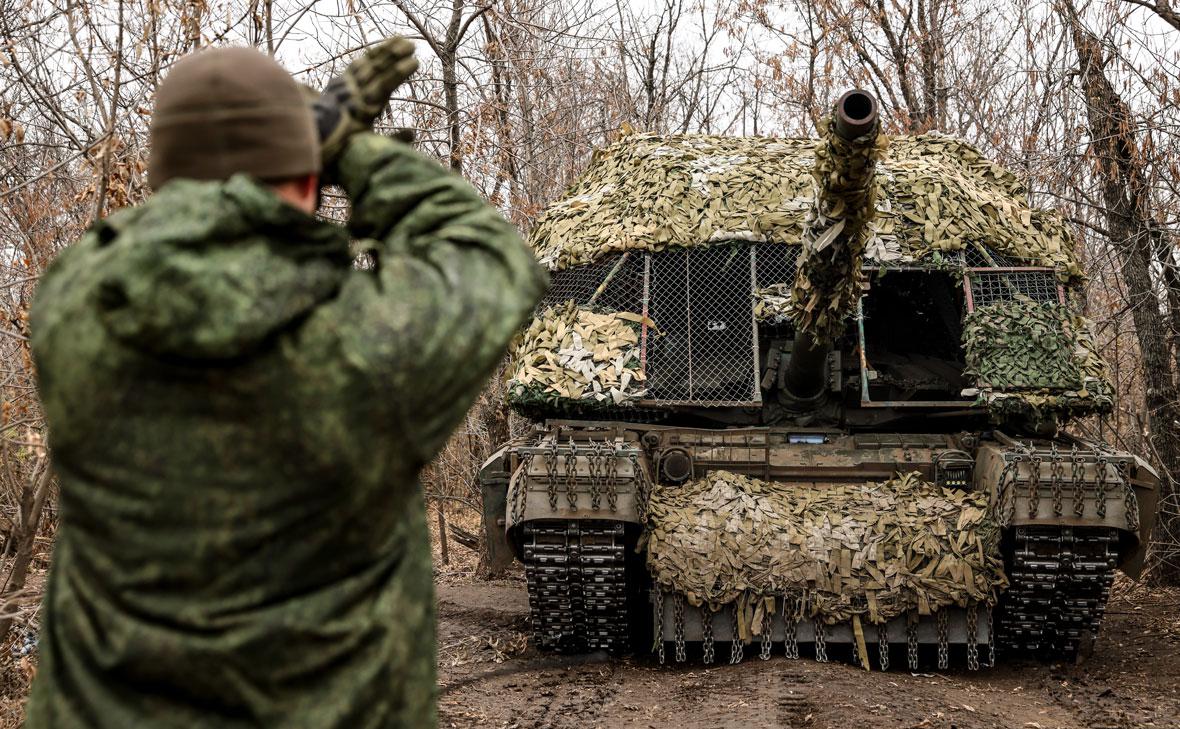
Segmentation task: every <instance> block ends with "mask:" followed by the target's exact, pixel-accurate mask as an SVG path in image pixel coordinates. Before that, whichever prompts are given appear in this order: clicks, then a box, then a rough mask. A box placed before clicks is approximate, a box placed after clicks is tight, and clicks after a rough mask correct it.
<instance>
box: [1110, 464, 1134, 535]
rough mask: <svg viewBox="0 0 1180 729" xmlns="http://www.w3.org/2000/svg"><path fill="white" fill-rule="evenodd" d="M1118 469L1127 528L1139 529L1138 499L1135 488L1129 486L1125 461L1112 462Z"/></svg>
mask: <svg viewBox="0 0 1180 729" xmlns="http://www.w3.org/2000/svg"><path fill="white" fill-rule="evenodd" d="M1114 468H1115V470H1116V471H1118V474H1119V480H1120V481H1122V482H1123V509H1124V510H1125V511H1126V514H1127V529H1128V530H1130V531H1132V532H1137V531H1139V500H1138V499H1136V498H1135V489H1133V488H1131V480H1130V479H1129V478H1127V462H1126V461H1118V462H1117V463H1115V464H1114Z"/></svg>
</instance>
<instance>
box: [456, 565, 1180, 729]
mask: <svg viewBox="0 0 1180 729" xmlns="http://www.w3.org/2000/svg"><path fill="white" fill-rule="evenodd" d="M438 599H439V683H440V698H439V715H440V724H441V726H443V727H514V728H520V729H526V728H533V727H538V728H539V727H579V728H582V727H659V728H661V729H663V728H664V727H667V728H668V729H697V728H702V727H729V726H735V727H815V728H820V727H833V728H839V729H844V728H846V727H847V728H854V727H873V728H874V729H877V728H880V729H891V728H893V727H915V728H917V727H922V728H925V727H947V728H949V727H957V728H959V729H976V728H982V727H1016V728H1017V729H1038V728H1039V729H1051V728H1056V727H1092V728H1098V727H1103V728H1105V727H1120V728H1121V727H1180V605H1178V604H1177V601H1178V600H1180V591H1172V592H1158V591H1157V592H1152V591H1147V590H1145V589H1142V588H1134V589H1132V588H1131V586H1130V585H1129V584H1122V583H1120V584H1119V585H1117V586H1116V597H1115V598H1114V599H1112V601H1111V604H1110V608H1109V612H1108V618H1107V621H1106V623H1105V625H1104V630H1103V635H1102V637H1101V638H1100V640H1099V643H1098V646H1097V649H1096V651H1095V654H1094V656H1093V657H1092V658H1091V659H1090V660H1089V661H1087V662H1086V663H1084V664H1083V665H1081V666H1073V665H1069V666H1065V665H1060V664H1057V665H1045V664H1040V663H1023V664H1016V663H1012V662H1008V663H1007V664H1001V666H1000V667H999V668H996V669H992V670H984V671H981V672H978V673H970V672H968V671H966V670H965V669H964V670H961V671H952V672H950V673H946V674H939V675H933V674H922V675H911V674H910V673H909V672H905V671H897V670H894V671H891V672H889V673H884V674H882V673H880V672H876V671H874V672H872V673H865V672H864V671H863V670H860V669H857V668H854V667H852V666H848V665H843V664H838V663H826V664H821V663H816V662H814V661H812V660H808V659H804V660H797V661H790V660H787V659H785V658H783V657H782V656H781V655H776V656H774V657H773V658H771V659H770V660H769V661H766V662H763V661H760V660H758V659H757V658H756V657H754V658H747V660H746V661H745V662H744V663H742V664H740V665H737V666H728V665H721V666H715V667H710V668H708V669H706V668H705V667H703V666H701V665H699V664H682V665H671V666H662V667H661V666H659V665H656V664H655V663H654V662H653V661H648V660H644V659H640V658H634V657H629V658H623V659H609V658H606V657H605V656H602V655H591V656H586V657H573V658H571V657H559V656H552V655H549V654H542V653H538V652H537V651H536V650H535V649H533V648H532V647H531V646H529V645H528V644H527V641H526V638H525V635H526V633H527V631H528V600H527V597H526V595H525V591H524V585H523V583H518V582H512V581H502V582H493V583H484V582H471V581H444V582H443V583H442V584H440V585H439V588H438ZM720 653H721V651H719V654H720Z"/></svg>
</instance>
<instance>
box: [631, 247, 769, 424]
mask: <svg viewBox="0 0 1180 729" xmlns="http://www.w3.org/2000/svg"><path fill="white" fill-rule="evenodd" d="M752 264H753V255H752V251H751V248H750V246H749V245H746V244H739V245H730V246H714V247H710V248H693V249H687V250H678V251H665V252H663V253H656V254H652V255H651V279H650V282H649V285H650V294H649V300H648V310H649V314H650V316H651V318H652V319H653V320H654V321H655V323H656V326H657V327H659V336H656V337H653V338H651V339H649V341H648V351H647V370H646V372H647V378H648V379H647V383H648V387H649V390H650V393H651V396H652V398H653V399H656V400H671V401H683V402H693V403H702V404H704V403H722V402H725V403H737V402H742V403H747V402H757V401H758V400H759V396H760V393H759V391H758V387H757V367H756V362H757V359H758V356H757V348H756V340H755V333H754V319H753V309H752V307H753V297H752V291H751V285H752V283H753V276H752Z"/></svg>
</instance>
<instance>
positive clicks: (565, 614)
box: [523, 520, 630, 653]
mask: <svg viewBox="0 0 1180 729" xmlns="http://www.w3.org/2000/svg"><path fill="white" fill-rule="evenodd" d="M523 537H524V544H523V547H524V549H523V555H524V560H523V561H524V570H525V579H526V580H527V582H528V592H529V608H530V613H531V615H532V625H533V640H534V642H535V643H536V644H537V646H538V647H540V648H544V649H549V650H556V651H560V652H564V653H580V652H585V651H593V650H606V651H610V652H612V653H620V652H623V651H626V650H627V649H628V647H629V645H628V644H629V641H628V638H629V636H630V630H629V626H628V609H629V603H628V600H629V598H630V595H629V592H630V591H629V590H628V583H627V572H626V561H627V560H626V557H627V551H626V530H625V528H624V525H623V523H622V522H617V521H575V520H570V521H534V522H526V523H525V524H524V525H523Z"/></svg>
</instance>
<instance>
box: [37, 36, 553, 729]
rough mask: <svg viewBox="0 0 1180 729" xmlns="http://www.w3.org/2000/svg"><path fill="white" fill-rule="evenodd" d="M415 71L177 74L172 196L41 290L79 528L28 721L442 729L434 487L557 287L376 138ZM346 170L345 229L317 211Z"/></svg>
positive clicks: (266, 69)
mask: <svg viewBox="0 0 1180 729" xmlns="http://www.w3.org/2000/svg"><path fill="white" fill-rule="evenodd" d="M416 66H417V64H416V61H415V60H414V58H413V44H411V43H410V42H408V41H405V40H401V39H394V40H391V41H387V42H385V43H383V44H381V45H379V46H377V47H375V48H374V49H372V50H370V51H369V52H368V53H366V54H365V55H364V56H363V57H362V58H360V59H359V60H358V61H357V62H355V63H354V64H353V65H352V66H350V67H349V68H348V70H347V71H345V73H344V74H343V76H342V77H341V78H340V79H337V80H336V81H334V82H333V83H332V84H331V85H329V87H328V89H327V90H326V92H325V93H324V95H323V96H322V97H320V99H319V100H318V101H317V102H316V104H315V112H314V114H313V112H312V111H311V109H310V107H309V106H308V103H307V100H306V97H305V96H304V95H303V93H302V92H301V90H300V89H299V87H298V85H297V84H296V83H295V82H294V81H293V80H292V78H291V77H290V76H289V75H287V74H286V73H285V72H284V71H283V70H282V68H281V67H280V66H278V65H277V64H276V63H275V62H274V61H272V60H271V59H269V58H267V57H266V56H264V55H262V54H259V53H257V52H255V51H253V50H249V49H218V50H209V51H204V52H201V53H198V54H196V55H193V56H190V57H188V58H186V59H183V60H181V61H180V62H179V63H177V64H176V66H175V68H174V70H173V71H172V72H171V74H170V75H169V77H168V78H167V80H166V81H165V82H164V83H163V84H162V85H161V87H160V89H159V94H158V96H157V103H156V110H155V116H154V117H153V120H152V150H151V158H150V164H149V174H150V180H151V182H152V184H153V185H154V186H155V188H156V189H157V190H158V192H156V194H155V195H154V196H153V197H152V199H151V200H149V201H148V202H147V203H146V204H144V205H142V206H140V207H138V208H134V209H127V210H123V211H120V212H118V213H116V214H114V215H112V216H110V217H109V218H108V219H106V220H102V221H99V222H98V223H96V224H95V225H94V227H93V228H92V229H91V230H90V231H89V232H88V233H87V234H86V235H85V236H84V237H83V238H82V240H80V241H79V242H78V243H77V244H75V245H74V246H72V247H71V248H70V249H68V250H66V251H65V252H63V253H62V254H61V256H60V257H59V258H58V260H57V261H56V262H55V263H54V264H53V266H52V267H51V268H50V269H49V271H48V272H47V273H46V274H45V276H44V279H43V280H42V281H41V285H40V288H39V290H38V292H37V297H36V300H35V302H34V304H33V309H32V314H31V329H32V339H33V341H32V348H33V354H34V358H35V360H36V365H37V370H38V373H39V376H40V387H41V396H42V400H43V402H44V407H45V414H46V418H47V420H48V422H49V426H50V432H51V434H52V446H53V464H54V467H55V469H56V472H57V475H58V477H59V479H60V484H61V526H60V530H59V532H58V542H57V546H56V552H55V554H54V560H53V567H52V569H51V571H50V576H49V584H48V588H47V592H46V596H45V604H44V611H43V622H42V635H41V646H42V657H41V665H40V670H39V672H38V676H37V678H36V680H35V682H34V686H33V690H32V696H31V698H30V700H29V705H28V723H27V726H28V727H30V728H31V729H41V728H47V727H67V728H68V727H83V726H85V727H112V728H114V727H117V728H118V729H127V728H129V727H137V728H144V727H186V728H188V729H191V728H193V727H247V726H249V727H258V726H265V727H309V728H310V727H315V728H317V729H319V728H329V727H411V726H412V727H420V726H432V725H434V724H435V721H436V720H435V708H434V697H435V676H434V664H435V640H434V607H433V594H432V593H433V588H432V578H431V565H430V551H429V549H430V546H429V537H428V533H427V526H426V521H425V515H424V504H423V497H422V491H421V488H420V485H419V481H418V474H419V470H420V469H421V468H422V466H423V465H424V464H425V463H427V462H428V461H429V460H430V459H431V458H432V457H433V456H434V455H435V454H436V453H437V452H438V450H439V449H440V448H441V447H442V445H443V443H444V441H445V440H446V438H447V436H448V434H449V433H450V431H451V429H452V428H453V427H454V426H455V424H456V423H458V422H459V421H460V419H461V418H462V416H463V414H464V412H465V411H466V410H467V409H468V407H469V406H470V405H471V403H472V402H473V401H474V400H475V398H476V397H477V395H478V393H479V391H480V389H481V387H482V385H483V383H484V381H485V379H486V378H487V376H488V374H489V372H490V371H491V370H492V368H493V367H494V365H495V363H496V362H497V360H498V359H499V358H500V356H501V354H502V352H503V350H504V347H505V345H506V343H507V342H508V339H509V337H510V336H511V335H512V334H513V332H514V331H515V330H516V329H517V327H518V326H519V324H520V323H521V322H522V321H523V319H524V317H525V316H526V314H527V312H528V311H529V310H530V309H531V308H532V307H533V306H534V305H535V303H536V302H537V300H538V298H539V297H540V295H541V293H542V291H543V289H544V288H545V285H546V283H545V274H544V272H543V271H542V270H541V269H540V267H539V266H538V265H537V263H536V262H535V260H534V259H533V257H532V255H531V254H530V252H529V251H528V249H527V248H526V247H525V245H524V244H523V243H522V242H521V240H520V239H519V238H518V237H517V234H516V233H515V231H514V230H513V228H512V227H511V226H510V225H509V224H508V223H506V222H505V221H504V220H503V218H501V216H500V215H499V214H497V212H496V210H495V209H493V208H492V207H491V206H489V205H488V204H486V203H485V202H483V201H482V200H481V199H480V198H479V196H478V195H477V194H476V193H475V191H474V190H472V189H471V187H469V186H468V185H467V184H466V183H465V182H464V181H463V180H461V179H460V178H458V177H456V176H454V175H452V174H449V173H448V172H446V171H444V170H443V168H442V167H440V166H439V165H438V164H436V163H434V162H432V161H430V160H427V159H425V158H424V157H422V156H420V155H419V154H417V153H415V151H414V150H413V149H412V148H411V147H410V146H408V145H407V144H404V143H401V142H399V141H395V140H393V139H389V138H385V137H381V136H377V135H376V134H373V133H372V132H371V131H369V129H370V127H371V125H372V122H373V120H374V119H375V118H376V117H377V116H378V115H379V114H380V113H381V111H382V110H383V108H384V106H385V104H386V103H387V101H388V99H389V96H390V93H391V92H392V90H393V89H394V88H395V87H396V86H397V85H398V84H400V83H401V82H402V81H404V80H405V79H406V78H407V77H408V76H409V75H410V74H411V73H412V72H413V71H414V69H415V68H416ZM317 124H318V131H317ZM321 161H322V164H321ZM321 172H322V175H323V176H322V178H319V179H317V174H319V173H321ZM324 181H328V182H332V183H335V184H338V185H340V186H341V187H342V188H343V189H344V190H345V191H346V192H347V194H348V195H349V197H350V199H351V201H352V206H353V207H352V215H351V220H350V222H349V224H348V227H347V229H346V228H344V227H341V226H338V225H334V224H331V223H327V222H323V221H319V220H317V219H316V218H314V217H313V215H312V213H313V212H314V210H315V206H316V198H317V192H318V189H319V185H320V183H321V182H324ZM350 237H351V238H353V239H355V240H356V241H358V242H359V244H360V246H361V247H362V248H363V249H364V250H367V251H368V252H369V253H370V254H371V258H372V261H373V263H372V265H371V266H365V267H362V268H358V267H356V266H354V265H353V261H354V255H353V253H351V252H350V243H349V239H350Z"/></svg>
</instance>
